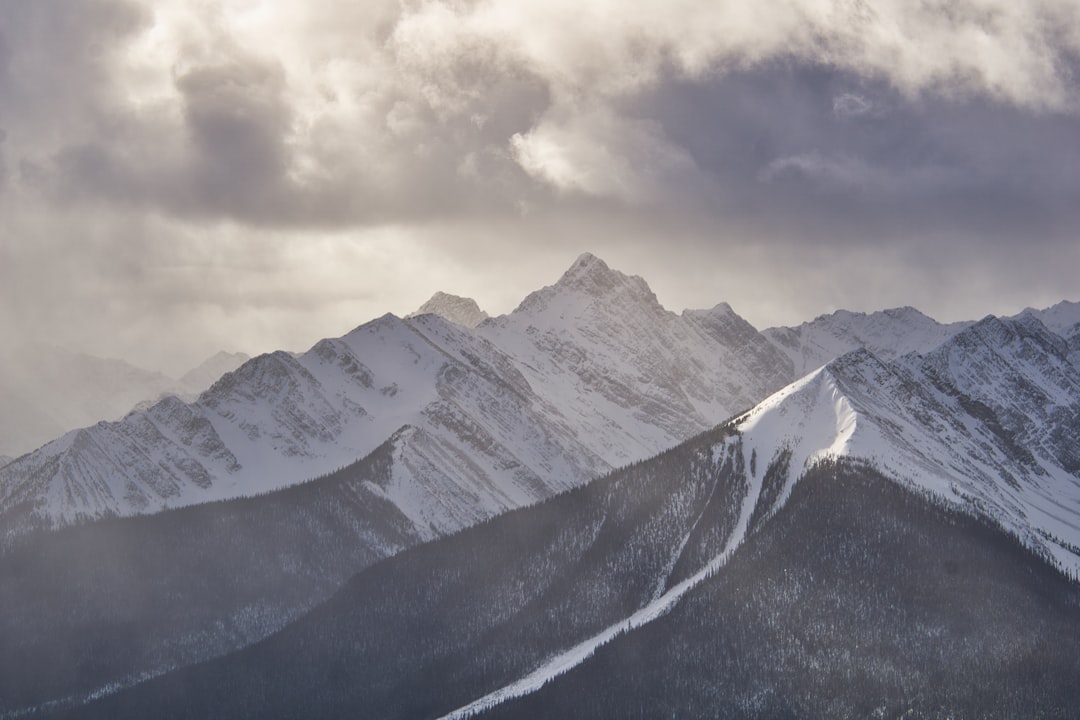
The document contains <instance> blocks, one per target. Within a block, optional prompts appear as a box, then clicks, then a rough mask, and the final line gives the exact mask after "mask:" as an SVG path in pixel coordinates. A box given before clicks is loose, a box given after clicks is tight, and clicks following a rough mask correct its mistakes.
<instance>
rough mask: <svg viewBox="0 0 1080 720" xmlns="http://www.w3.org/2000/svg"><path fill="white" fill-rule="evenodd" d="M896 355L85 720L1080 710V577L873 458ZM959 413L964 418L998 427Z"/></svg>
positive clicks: (804, 391) (409, 565)
mask: <svg viewBox="0 0 1080 720" xmlns="http://www.w3.org/2000/svg"><path fill="white" fill-rule="evenodd" d="M889 370H890V366H886V365H885V364H883V363H881V361H879V360H877V359H876V358H874V357H873V356H872V355H870V354H869V353H867V352H865V351H863V352H858V353H854V354H852V355H849V356H846V357H845V358H842V359H841V361H839V362H837V363H834V364H832V365H830V366H829V367H827V368H825V369H824V370H823V371H820V372H817V373H815V374H813V375H811V376H809V377H807V378H805V379H803V380H801V381H800V382H799V383H796V384H795V385H793V386H791V387H789V388H786V389H785V390H784V391H782V392H781V393H778V394H777V395H776V396H774V397H772V398H770V400H769V401H767V402H766V403H763V404H762V405H761V406H759V407H758V408H755V410H754V411H752V412H750V413H748V414H746V415H744V416H742V417H740V418H736V419H735V420H733V421H732V422H731V423H729V424H727V425H725V426H723V427H721V428H719V429H717V430H715V431H712V432H710V433H706V434H704V435H702V436H700V437H698V438H696V439H695V440H693V441H691V442H689V443H686V444H684V445H682V446H679V447H678V448H675V449H672V450H670V451H668V452H665V453H663V454H662V455H660V456H658V457H657V458H655V459H653V460H649V461H646V462H644V463H640V464H637V465H635V466H634V467H631V468H628V469H626V470H624V471H620V472H618V473H616V474H614V475H612V476H609V477H607V478H603V479H601V480H597V481H594V482H592V483H590V484H589V485H586V486H584V487H582V488H579V489H577V490H573V491H571V492H568V493H566V494H563V495H560V496H558V497H556V498H554V499H552V500H549V501H547V502H545V503H543V504H541V505H538V506H535V507H532V508H527V509H524V510H520V511H516V512H513V513H509V514H506V515H502V516H500V517H498V518H495V519H494V520H492V521H489V522H488V523H485V524H483V525H479V526H476V527H473V528H471V529H469V530H466V531H464V532H462V533H460V534H457V535H454V536H452V537H450V538H446V539H443V540H439V541H436V542H434V543H430V544H426V545H423V546H420V547H417V548H413V549H411V550H408V551H405V552H404V553H402V554H399V555H397V556H395V557H393V558H390V559H388V560H386V561H384V562H382V563H379V564H377V565H375V566H373V567H372V568H369V569H368V570H367V571H365V572H363V573H361V574H360V575H358V576H357V577H356V578H355V579H354V580H353V581H351V582H350V583H349V584H348V585H347V586H346V587H345V588H344V589H343V590H342V592H341V593H339V594H338V595H337V596H336V597H335V598H333V599H332V600H331V601H330V602H328V603H327V604H325V605H323V606H321V607H319V608H317V609H316V610H315V611H313V612H312V613H311V614H310V615H308V616H306V617H305V618H303V619H302V620H300V621H298V622H297V623H295V624H293V625H290V626H289V627H288V628H286V629H285V630H284V631H283V632H281V633H279V634H277V635H275V636H273V637H272V638H269V639H268V640H267V641H265V642H263V643H259V644H257V645H254V646H252V647H250V648H247V649H246V650H243V651H241V652H239V653H237V654H234V655H231V656H227V657H225V658H221V659H219V660H217V661H213V662H210V663H206V664H203V665H199V666H195V667H192V668H187V669H184V670H181V671H179V672H176V673H171V674H169V675H166V676H163V677H161V678H158V679H156V680H153V681H150V682H148V683H146V684H144V685H141V686H137V687H135V688H132V689H131V690H129V691H125V692H121V693H118V694H116V695H114V696H111V697H108V698H104V699H103V700H101V701H99V702H97V703H93V704H91V705H88V706H85V707H83V708H80V709H78V710H77V711H73V712H72V714H71V716H73V717H110V718H124V717H142V716H145V715H146V714H147V713H149V712H151V711H153V712H154V713H155V714H163V716H164V717H176V718H186V717H202V716H206V715H207V714H213V715H214V716H217V717H246V716H259V717H294V716H298V715H307V716H312V715H317V716H343V715H349V714H362V715H363V716H364V717H372V718H417V717H439V716H444V715H445V716H447V717H469V716H472V715H473V714H475V713H483V712H485V711H489V710H490V711H492V712H494V713H495V714H502V715H504V716H506V717H530V716H543V717H551V716H568V717H597V716H611V717H655V716H656V715H657V714H658V713H660V714H664V713H670V712H672V711H673V710H674V711H675V712H677V713H678V714H679V715H680V716H684V717H714V716H715V715H716V714H717V713H718V712H719V714H720V715H722V716H739V717H742V716H745V717H789V716H792V715H795V716H805V717H821V718H825V717H837V716H850V715H872V714H873V713H874V712H876V711H878V709H879V708H880V709H881V710H880V712H884V713H890V712H891V713H893V714H899V713H903V712H905V711H907V710H911V709H914V711H915V714H913V715H912V716H913V717H946V716H948V715H949V714H950V713H951V714H954V715H955V714H956V713H960V715H961V716H973V717H1005V716H1007V715H1008V714H1009V713H1013V712H1017V711H1018V710H1019V709H1021V708H1026V709H1027V710H1028V712H1029V714H1028V715H1027V716H1031V717H1035V716H1039V717H1068V716H1069V713H1070V712H1071V710H1072V707H1073V703H1074V702H1075V699H1076V697H1077V691H1078V689H1080V681H1077V679H1076V678H1077V677H1078V675H1077V671H1078V670H1080V651H1078V650H1077V648H1076V646H1075V643H1074V642H1073V638H1075V636H1076V633H1077V631H1078V630H1080V590H1078V588H1077V586H1076V585H1075V584H1074V583H1070V582H1068V581H1067V580H1066V579H1065V578H1064V577H1063V576H1062V575H1061V574H1059V573H1057V572H1056V571H1054V570H1053V569H1052V567H1051V566H1050V565H1048V564H1047V563H1045V562H1044V560H1043V559H1042V557H1043V556H1042V555H1039V554H1036V553H1033V552H1031V551H1030V550H1028V549H1025V548H1024V547H1022V546H1021V545H1020V544H1019V543H1018V542H1017V541H1016V539H1015V538H1011V537H1009V536H1008V535H1006V534H1004V533H1003V532H1002V531H1001V530H999V529H996V528H995V527H994V526H991V525H987V524H984V523H982V522H980V521H979V520H978V519H976V517H975V516H974V515H972V512H971V511H972V510H973V509H976V510H978V508H974V506H972V505H963V504H958V503H955V502H953V501H950V500H949V499H948V498H938V499H937V500H936V501H935V502H931V501H930V499H929V498H930V497H931V496H929V495H926V494H922V493H912V492H910V491H909V488H910V486H909V485H906V483H905V482H904V481H903V479H901V478H886V477H885V476H883V475H882V474H881V473H880V472H879V471H877V470H874V469H873V468H872V467H870V465H869V464H867V463H866V462H865V461H862V460H856V459H853V458H854V457H858V456H860V455H861V454H865V451H867V450H868V449H875V450H876V451H878V459H882V458H883V455H882V451H883V450H884V449H885V448H884V447H883V446H881V445H874V444H870V443H868V441H867V439H868V438H870V439H874V440H881V439H883V438H881V437H879V436H878V434H879V433H880V431H881V428H882V427H887V423H886V422H885V420H886V416H893V415H894V413H893V411H892V410H891V409H890V408H885V409H884V410H882V411H875V415H874V416H873V417H871V416H870V415H869V413H870V412H871V410H873V408H871V407H870V406H868V405H866V404H865V403H866V401H867V400H868V399H869V398H870V397H871V396H870V395H869V393H864V394H862V395H859V396H855V395H856V394H855V393H854V392H853V388H854V387H855V385H856V384H857V383H865V384H869V385H873V381H874V380H877V379H879V378H880V377H882V376H881V373H885V372H889ZM849 396H855V397H854V398H853V399H850V398H849ZM916 397H918V393H916ZM955 408H958V410H957V415H956V417H955V418H953V419H954V420H955V421H956V422H957V423H958V426H957V427H959V426H963V427H964V428H966V431H967V432H969V433H970V434H971V435H972V436H975V437H977V436H979V435H981V434H982V433H984V432H991V430H990V429H989V428H986V427H983V428H981V429H980V425H985V423H986V422H987V420H986V419H985V418H984V417H983V416H981V415H971V414H967V413H966V411H965V410H964V408H963V406H962V405H960V404H957V405H956V406H955ZM870 420H872V421H873V422H870ZM957 432H959V430H957ZM961 439H962V436H961ZM942 444H944V443H942ZM972 447H973V448H975V449H976V450H977V451H978V449H979V448H981V447H982V446H980V445H978V444H977V443H976V444H973V445H972ZM984 449H985V448H984ZM960 450H961V451H963V450H964V448H960ZM905 452H906V450H905V449H903V448H901V449H899V450H897V451H896V452H895V453H894V456H892V457H890V458H886V459H896V458H904V453H905ZM942 452H943V453H945V452H946V451H942ZM996 453H997V451H996V450H994V451H993V454H992V456H991V455H988V456H986V457H980V458H977V459H978V461H979V463H980V464H982V465H990V464H992V463H993V462H1000V461H1001V459H1000V457H999V456H998V455H997V454H996ZM834 455H849V456H852V458H848V459H841V460H840V461H839V462H833V461H829V460H828V459H827V458H828V457H830V456H834ZM942 457H944V455H943V456H942ZM906 459H911V458H906ZM975 459H976V458H972V460H973V461H974V460H975ZM822 461H825V462H822ZM935 503H937V504H935ZM958 509H963V510H964V512H959V511H958ZM983 517H986V518H987V519H989V520H995V519H997V518H994V517H987V516H986V514H985V513H983ZM1036 549H1037V550H1040V551H1041V550H1043V548H1036ZM652 648H659V649H660V650H661V652H662V654H660V655H655V654H654V653H653V650H652ZM725 668H727V670H725ZM714 669H715V670H714ZM728 678H731V681H730V682H729V681H728ZM739 678H744V679H745V682H744V681H743V680H737V681H736V679H739ZM1005 678H1009V679H1011V680H1012V684H1011V685H1010V684H1006V683H1004V682H1003V680H1004V679H1005ZM819 683H822V684H819ZM821 687H827V688H829V691H828V692H820V691H819V689H820V688H821ZM987 688H990V690H988V689H987ZM515 698H521V700H519V701H515ZM661 710H662V711H663V712H662V713H661ZM886 716H888V715H886Z"/></svg>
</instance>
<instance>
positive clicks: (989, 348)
mask: <svg viewBox="0 0 1080 720" xmlns="http://www.w3.org/2000/svg"><path fill="white" fill-rule="evenodd" d="M1062 345H1063V343H1062V340H1061V338H1059V337H1057V336H1055V335H1053V334H1051V333H1049V331H1047V330H1046V328H1045V327H1043V326H1042V325H1041V324H1039V323H1038V322H1037V321H1035V320H1033V319H1027V320H1020V321H1014V320H999V319H997V318H993V317H989V318H986V319H985V320H983V321H981V322H979V323H977V324H975V325H974V326H972V327H970V328H968V329H967V330H965V331H963V332H961V333H959V334H958V335H956V336H955V337H954V338H952V339H951V340H949V341H948V342H946V343H945V344H943V345H942V346H941V347H939V348H938V349H936V350H934V351H933V352H931V353H928V354H926V355H925V356H919V355H908V356H905V357H903V358H900V359H898V360H896V361H894V362H892V363H885V362H883V361H881V360H879V359H878V358H877V357H875V356H874V355H872V354H871V353H869V352H868V351H865V350H860V351H855V352H853V353H850V354H848V355H845V356H843V357H841V358H840V359H838V360H836V361H834V362H832V363H830V364H829V365H827V366H825V367H824V368H823V369H821V370H820V371H817V372H815V373H812V374H811V375H809V376H807V377H806V378H803V379H802V380H800V381H798V382H797V383H795V384H794V385H792V386H790V387H788V388H786V389H785V390H784V391H781V393H778V394H777V395H775V396H773V397H772V398H770V399H769V400H766V401H765V402H764V403H762V404H761V405H760V406H758V407H757V408H755V409H754V410H753V411H752V412H750V413H749V414H747V415H746V416H745V417H744V418H741V419H740V421H739V423H738V427H739V429H740V431H741V432H743V433H744V436H745V438H746V440H745V441H746V444H747V446H748V448H750V450H751V452H753V451H754V450H755V449H757V452H758V454H759V455H761V456H762V457H771V455H770V454H769V453H772V452H775V448H777V447H783V448H786V449H788V450H789V451H790V452H791V453H792V463H793V466H794V468H795V469H796V472H801V471H802V470H803V469H805V468H807V467H809V466H810V465H812V464H813V462H815V461H816V460H818V459H820V458H822V457H826V456H843V457H853V458H858V459H862V460H866V461H869V462H872V463H873V464H874V465H875V466H876V467H878V468H879V469H880V470H881V471H882V472H883V473H885V474H886V475H887V476H889V477H892V478H895V479H897V480H898V481H901V482H903V483H907V484H909V485H911V486H913V487H915V488H917V489H919V490H920V491H923V492H927V493H931V494H933V495H934V496H936V497H939V498H941V499H943V500H945V501H947V502H950V503H955V504H957V505H958V506H960V507H963V508H966V509H967V510H968V511H969V512H972V513H975V514H978V515H981V516H985V517H988V518H990V519H992V521H993V522H994V523H996V524H999V525H1001V526H1002V527H1004V528H1006V529H1008V530H1009V531H1010V532H1013V533H1015V534H1016V535H1017V536H1018V537H1020V538H1021V539H1022V540H1023V541H1024V542H1025V543H1027V544H1028V545H1030V546H1031V547H1034V548H1036V549H1038V550H1039V551H1040V552H1043V553H1045V554H1047V556H1048V557H1051V558H1053V559H1054V560H1055V561H1056V562H1058V563H1060V564H1061V565H1062V567H1064V568H1067V569H1069V570H1070V571H1074V572H1075V571H1077V570H1080V552H1078V549H1080V466H1077V464H1076V454H1077V453H1078V452H1080V436H1077V435H1076V433H1075V432H1074V431H1073V429H1074V428H1075V427H1076V426H1077V425H1076V423H1077V418H1080V415H1078V413H1080V373H1078V372H1077V369H1076V368H1075V367H1073V366H1072V365H1071V364H1069V363H1068V362H1067V360H1066V359H1065V358H1064V356H1063V354H1062V353H1063V349H1062ZM788 492H790V487H787V488H785V489H784V490H783V493H784V494H786V493H788Z"/></svg>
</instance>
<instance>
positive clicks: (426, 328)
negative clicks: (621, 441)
mask: <svg viewBox="0 0 1080 720" xmlns="http://www.w3.org/2000/svg"><path fill="white" fill-rule="evenodd" d="M361 358H363V360H361ZM547 410H548V409H547V408H546V407H545V406H544V405H543V403H541V402H540V401H539V400H538V399H537V398H536V396H535V395H534V394H533V393H532V391H531V389H530V388H529V386H528V384H527V383H525V382H524V380H523V379H522V378H521V377H520V375H517V374H516V372H515V371H514V368H513V366H512V365H511V364H509V363H508V362H507V361H506V360H505V358H504V357H503V356H502V355H501V353H499V352H498V351H497V350H496V349H494V348H493V347H491V346H490V345H489V344H487V343H486V342H484V341H483V340H481V339H479V338H476V337H474V336H472V335H471V334H470V333H468V331H467V330H465V329H463V328H459V327H457V326H454V325H452V324H450V323H447V322H445V321H443V320H441V319H440V318H437V317H435V316H431V315H428V316H425V317H422V318H418V319H416V320H415V321H413V322H411V323H407V322H404V321H402V320H399V319H398V318H396V317H393V316H392V315H387V316H384V317H383V318H380V319H378V320H375V321H373V322H371V323H368V324H366V325H364V326H361V327H360V328H357V329H356V330H354V331H353V332H351V333H349V334H348V335H346V336H344V337H342V338H339V339H335V340H323V341H321V342H319V343H317V344H316V345H315V346H314V347H313V348H312V349H311V350H309V351H308V352H307V353H304V354H303V355H300V356H293V355H291V354H289V353H285V352H276V353H272V354H269V355H262V356H259V357H257V358H255V359H253V360H251V361H249V362H247V363H245V364H244V365H243V366H241V367H240V368H239V369H238V370H236V371H235V372H232V373H229V374H227V375H225V376H224V377H223V378H222V379H221V380H219V381H218V382H217V383H215V384H214V386H213V387H211V388H210V389H209V390H208V391H206V392H205V393H203V395H202V396H201V397H200V398H199V400H198V401H197V402H195V403H192V404H185V403H184V402H182V401H181V400H179V399H178V398H176V397H166V398H165V399H163V400H162V401H161V402H159V403H157V404H156V405H154V406H153V407H151V408H149V409H148V410H145V411H141V412H135V413H132V414H131V415H129V416H128V417H126V418H124V420H122V421H120V422H114V423H99V424H98V425H96V426H92V427H89V428H85V429H82V430H77V431H74V432H71V433H68V434H67V435H65V436H64V437H62V438H60V439H58V440H56V441H54V442H52V443H49V444H48V445H46V446H45V447H44V448H42V449H41V450H40V451H38V452H36V453H33V454H31V455H28V456H25V457H23V458H20V459H19V460H17V461H15V462H14V463H12V464H10V465H8V466H7V467H5V468H3V469H0V488H2V489H0V508H3V511H4V512H6V513H8V514H9V515H13V516H14V517H12V518H9V526H14V525H15V524H17V522H23V523H31V524H32V523H33V522H34V517H32V516H36V517H37V518H39V519H44V520H45V521H46V522H48V521H57V522H61V523H69V522H75V521H79V520H82V519H86V518H93V517H99V516H102V515H108V514H119V515H126V514H131V513H137V512H153V511H156V510H159V509H162V508H164V507H168V506H174V507H175V506H179V505H186V504H191V503H194V502H204V501H208V500H216V499H223V498H229V497H236V496H241V495H249V494H252V493H258V492H266V491H268V490H273V489H275V488H279V487H283V486H286V485H290V484H293V483H296V482H299V481H301V480H303V479H306V478H309V477H313V476H316V475H320V474H322V473H325V472H328V471H330V470H333V469H336V468H338V467H341V466H343V465H345V464H347V463H349V462H352V461H354V460H356V459H357V458H359V457H362V456H363V455H365V454H367V453H368V452H370V451H371V450H373V449H374V448H375V447H376V446H378V445H379V444H381V443H382V442H383V441H384V440H385V439H387V438H388V437H390V435H391V434H393V433H394V432H395V431H397V430H398V429H399V428H402V427H403V426H409V427H410V428H412V430H411V431H410V435H409V438H408V440H407V441H406V442H403V443H400V444H399V445H400V448H401V449H400V451H399V455H400V457H399V458H398V463H397V467H395V470H394V478H395V480H394V482H392V483H391V484H390V487H389V488H387V489H386V490H385V492H386V493H387V494H388V495H389V497H390V498H391V499H392V500H393V501H394V502H395V504H397V505H398V506H399V507H400V508H401V509H402V511H403V512H405V514H406V515H408V516H409V517H410V518H411V519H413V520H414V521H416V522H417V524H418V527H419V528H420V533H421V535H422V536H431V535H432V534H436V533H441V532H446V531H448V530H451V529H456V528H458V527H461V526H462V525H463V524H465V523H468V522H473V521H475V520H477V519H480V518H482V517H486V516H488V515H490V514H492V513H494V512H497V511H499V510H504V509H506V508H508V507H515V506H518V505H521V504H524V503H527V502H531V501H534V500H536V499H539V498H541V497H546V496H548V495H550V494H551V493H552V492H556V491H559V490H562V489H565V488H566V487H569V486H570V485H572V484H576V483H580V482H582V481H584V480H585V479H587V478H588V477H590V476H591V475H593V474H594V473H596V472H599V471H602V470H605V469H607V465H606V464H604V463H603V462H602V461H601V460H599V459H598V458H597V457H596V456H595V455H594V454H593V453H591V452H590V451H589V450H588V449H587V448H585V447H584V446H583V445H582V444H581V443H580V442H579V441H578V440H577V438H576V437H575V436H574V434H573V432H572V430H571V429H570V428H569V427H567V426H565V424H560V423H559V422H558V418H557V417H554V414H553V413H549V412H548V411H547Z"/></svg>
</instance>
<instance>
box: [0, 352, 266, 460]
mask: <svg viewBox="0 0 1080 720" xmlns="http://www.w3.org/2000/svg"><path fill="white" fill-rule="evenodd" d="M248 359H249V358H248V356H247V355H244V354H243V353H225V352H220V353H217V354H216V355H214V356H213V357H210V358H207V359H206V360H205V361H204V362H202V363H201V364H199V365H198V366H197V367H195V368H192V369H191V370H190V371H188V372H187V373H185V374H184V375H183V376H182V377H180V378H171V377H168V376H166V375H163V374H161V373H157V372H151V371H149V370H143V369H142V368H138V367H135V366H134V365H131V364H129V363H127V362H125V361H123V360H115V359H111V358H100V357H94V356H93V355H86V354H82V353H73V352H69V351H67V350H64V349H62V348H58V347H55V346H50V345H42V344H34V345H29V346H11V347H6V348H4V349H0V453H3V454H4V455H6V456H11V457H14V456H16V455H21V454H23V453H26V452H30V451H32V450H34V449H35V448H38V447H40V446H41V445H42V444H43V443H45V442H47V441H49V440H52V439H54V438H56V437H59V436H60V435H62V434H64V433H66V432H68V431H69V430H74V429H77V428H81V427H84V426H87V425H92V424H94V423H96V422H98V421H100V420H117V419H119V418H121V417H123V416H124V415H126V414H127V413H129V412H131V411H132V410H133V409H135V408H136V407H137V406H139V405H141V404H146V403H147V402H149V401H156V400H158V399H159V398H160V397H161V396H162V395H166V394H173V395H178V396H180V397H182V398H186V399H189V400H190V399H194V398H195V396H197V395H198V394H199V393H200V392H202V391H203V390H205V389H206V388H208V387H210V385H211V384H212V383H213V382H214V380H217V379H218V378H219V377H221V375H223V374H225V373H226V372H229V371H230V370H235V369H236V368H237V367H239V366H240V365H241V364H242V363H243V362H245V361H246V360H248ZM0 464H2V463H0Z"/></svg>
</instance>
